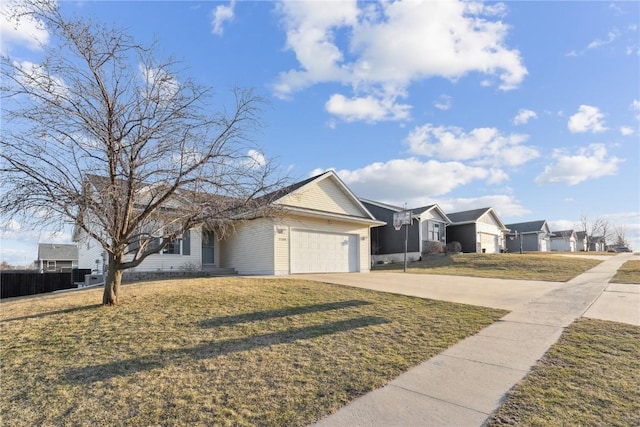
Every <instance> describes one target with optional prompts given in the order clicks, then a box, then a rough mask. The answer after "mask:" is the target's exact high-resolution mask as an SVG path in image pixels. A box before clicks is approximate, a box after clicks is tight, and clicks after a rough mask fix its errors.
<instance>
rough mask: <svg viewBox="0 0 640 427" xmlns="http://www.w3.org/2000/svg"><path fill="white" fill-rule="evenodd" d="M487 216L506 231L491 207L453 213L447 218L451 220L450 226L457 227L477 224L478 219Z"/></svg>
mask: <svg viewBox="0 0 640 427" xmlns="http://www.w3.org/2000/svg"><path fill="white" fill-rule="evenodd" d="M487 214H490V215H492V216H493V218H494V219H495V220H496V222H497V223H498V225H499V226H500V228H501V229H502V230H505V231H506V230H508V228H507V227H506V226H505V225H504V223H503V222H502V220H501V219H500V217H499V216H498V214H497V213H496V211H495V210H494V209H493V208H491V207H489V208H480V209H472V210H469V211H460V212H454V213H450V214H447V216H448V217H449V219H450V220H451V225H459V224H470V223H474V222H477V221H478V220H479V219H480V218H482V217H483V216H484V215H487Z"/></svg>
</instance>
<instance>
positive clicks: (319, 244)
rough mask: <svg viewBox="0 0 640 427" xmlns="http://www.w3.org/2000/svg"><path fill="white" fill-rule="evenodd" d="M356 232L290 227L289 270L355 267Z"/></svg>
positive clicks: (356, 257)
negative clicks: (326, 231)
mask: <svg viewBox="0 0 640 427" xmlns="http://www.w3.org/2000/svg"><path fill="white" fill-rule="evenodd" d="M357 245H358V236H357V235H354V234H340V233H325V232H320V231H312V230H292V234H291V252H290V262H291V273H333V272H354V271H358V246H357Z"/></svg>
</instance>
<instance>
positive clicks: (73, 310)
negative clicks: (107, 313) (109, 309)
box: [0, 304, 104, 323]
mask: <svg viewBox="0 0 640 427" xmlns="http://www.w3.org/2000/svg"><path fill="white" fill-rule="evenodd" d="M100 307H104V306H103V305H102V304H92V305H86V306H83V307H73V308H66V309H64V310H56V311H47V312H45V313H38V314H30V315H28V316H19V317H11V318H8V319H2V320H0V323H6V322H13V321H15V320H27V319H41V318H43V317H48V316H55V315H56V314H67V313H77V312H79V311H88V310H93V309H96V308H100Z"/></svg>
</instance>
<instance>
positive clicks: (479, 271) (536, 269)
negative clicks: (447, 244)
mask: <svg viewBox="0 0 640 427" xmlns="http://www.w3.org/2000/svg"><path fill="white" fill-rule="evenodd" d="M601 262H602V261H599V260H594V259H589V258H586V257H585V258H581V257H565V256H561V255H559V254H542V253H536V254H528V253H526V254H457V255H443V256H440V255H436V256H427V257H425V258H424V260H423V261H418V262H412V263H409V264H408V265H407V272H410V273H423V274H444V275H452V276H470V277H487V278H496V279H516V280H542V281H549V282H566V281H567V280H571V279H573V278H574V277H576V276H577V275H579V274H582V273H584V272H585V271H587V270H589V269H590V268H593V267H595V266H596V265H598V264H600V263H601ZM403 267H404V265H403V263H395V264H383V265H376V266H375V267H374V268H373V270H374V271H389V270H402V269H403Z"/></svg>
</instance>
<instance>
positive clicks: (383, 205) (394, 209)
mask: <svg viewBox="0 0 640 427" xmlns="http://www.w3.org/2000/svg"><path fill="white" fill-rule="evenodd" d="M359 200H360V201H361V202H363V203H368V204H370V205H375V206H378V207H379V208H382V209H386V210H389V211H392V212H401V211H404V210H405V208H401V207H400V206H395V205H390V204H388V203H382V202H378V201H375V200H369V199H363V198H362V197H361V198H360V199H359Z"/></svg>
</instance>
